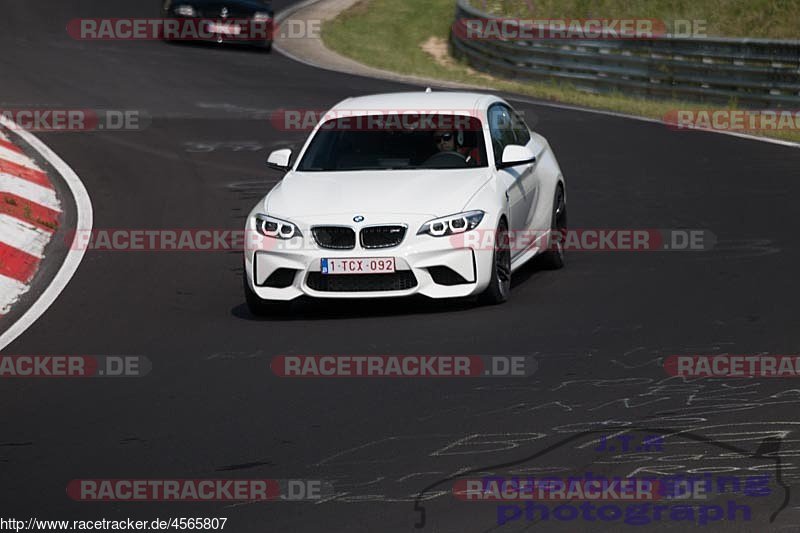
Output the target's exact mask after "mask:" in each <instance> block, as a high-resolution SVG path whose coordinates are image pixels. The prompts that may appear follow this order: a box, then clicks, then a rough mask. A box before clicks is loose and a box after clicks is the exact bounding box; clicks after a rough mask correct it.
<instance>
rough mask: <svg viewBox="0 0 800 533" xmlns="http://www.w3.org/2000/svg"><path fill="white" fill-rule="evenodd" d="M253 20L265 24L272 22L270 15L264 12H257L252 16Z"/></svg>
mask: <svg viewBox="0 0 800 533" xmlns="http://www.w3.org/2000/svg"><path fill="white" fill-rule="evenodd" d="M253 20H255V21H256V22H266V21H268V20H272V15H270V14H269V13H266V12H264V11H258V12H256V13H254V14H253Z"/></svg>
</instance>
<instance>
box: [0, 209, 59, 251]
mask: <svg viewBox="0 0 800 533" xmlns="http://www.w3.org/2000/svg"><path fill="white" fill-rule="evenodd" d="M52 236H53V234H52V233H50V232H49V231H45V230H43V229H39V228H37V227H36V226H34V225H33V224H29V223H28V222H25V221H22V220H20V219H18V218H15V217H12V216H9V215H6V214H5V213H0V242H2V243H3V244H7V245H8V246H12V247H14V248H16V249H17V250H22V251H23V252H25V253H26V254H28V255H32V256H35V257H38V258H40V259H41V258H42V257H44V247H45V246H47V243H48V242H50V238H51V237H52Z"/></svg>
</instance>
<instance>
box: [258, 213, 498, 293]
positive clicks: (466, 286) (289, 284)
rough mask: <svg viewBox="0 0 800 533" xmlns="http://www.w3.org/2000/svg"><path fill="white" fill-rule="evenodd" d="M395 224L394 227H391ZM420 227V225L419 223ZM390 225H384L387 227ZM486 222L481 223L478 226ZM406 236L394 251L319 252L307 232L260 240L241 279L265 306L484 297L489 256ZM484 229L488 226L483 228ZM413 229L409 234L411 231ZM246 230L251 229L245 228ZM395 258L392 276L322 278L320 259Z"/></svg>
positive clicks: (442, 240) (459, 244)
mask: <svg viewBox="0 0 800 533" xmlns="http://www.w3.org/2000/svg"><path fill="white" fill-rule="evenodd" d="M393 222H396V221H393ZM423 222H424V220H423ZM391 223H392V222H387V224H391ZM485 223H486V221H484V222H482V223H481V226H483V224H485ZM420 225H421V222H420V223H419V224H418V225H416V226H414V225H411V224H409V232H408V234H406V236H405V238H404V239H403V242H401V243H400V245H398V246H395V247H392V248H378V249H365V248H362V247H361V246H360V243H356V246H355V248H353V249H348V250H335V249H327V248H321V247H319V246H318V245H317V243H316V242H315V241H314V239H313V238H312V237H311V232H310V228H309V227H301V228H300V229H301V231H302V233H303V237H302V238H299V237H298V238H295V239H292V241H278V240H274V239H261V244H262V245H260V246H249V247H248V249H247V250H246V251H245V275H246V276H247V281H248V284H249V285H250V288H251V289H252V290H253V292H255V294H256V295H258V296H259V297H260V298H262V299H265V300H293V299H295V298H298V297H300V296H303V295H306V296H312V297H314V298H387V297H400V296H411V295H414V294H421V295H424V296H428V297H430V298H458V297H464V296H471V295H475V294H479V293H481V292H483V291H484V290H485V289H486V287H487V285H488V283H489V279H490V276H491V270H492V257H493V252H492V250H483V249H480V247H471V246H464V245H463V240H458V239H450V238H449V237H431V236H429V235H416V229H417V228H419V227H420ZM487 225H488V224H487ZM411 228H413V231H411ZM248 230H250V228H248ZM345 257H347V258H368V257H372V258H375V257H380V258H385V257H393V258H395V268H396V272H395V274H339V275H332V274H322V273H321V271H322V268H321V260H322V259H323V258H326V259H331V258H345Z"/></svg>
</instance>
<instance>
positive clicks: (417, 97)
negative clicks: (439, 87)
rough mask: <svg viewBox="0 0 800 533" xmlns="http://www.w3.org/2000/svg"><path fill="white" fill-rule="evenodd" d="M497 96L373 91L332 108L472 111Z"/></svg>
mask: <svg viewBox="0 0 800 533" xmlns="http://www.w3.org/2000/svg"><path fill="white" fill-rule="evenodd" d="M497 100H499V99H498V98H497V97H495V96H492V95H489V94H482V93H472V92H454V91H444V92H437V91H431V92H425V91H418V92H405V93H385V94H373V95H370V96H359V97H355V98H348V99H346V100H343V101H341V102H339V103H338V104H336V106H334V107H333V109H332V111H349V112H350V111H352V112H353V113H356V114H360V112H363V113H364V114H367V113H368V112H369V113H374V112H375V111H383V110H386V111H417V110H419V111H420V112H430V111H432V110H441V111H443V112H448V111H473V112H474V111H475V110H481V109H486V108H487V107H488V106H489V104H490V103H492V102H494V101H497Z"/></svg>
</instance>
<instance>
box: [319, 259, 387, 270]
mask: <svg viewBox="0 0 800 533" xmlns="http://www.w3.org/2000/svg"><path fill="white" fill-rule="evenodd" d="M321 266H322V273H323V274H391V273H392V272H394V271H395V264H394V257H340V258H337V259H323V260H322V264H321Z"/></svg>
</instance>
